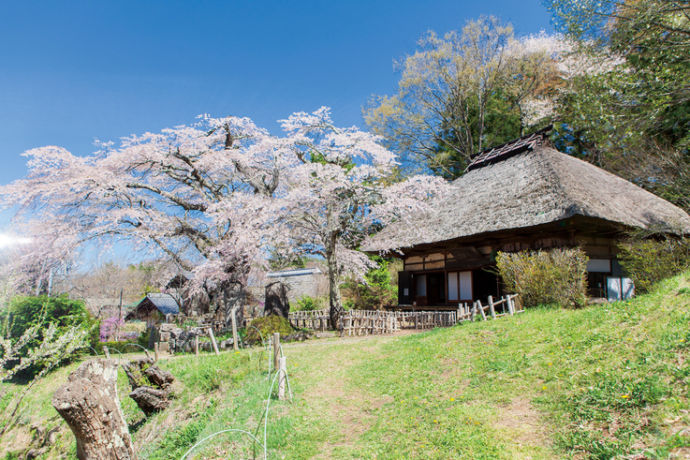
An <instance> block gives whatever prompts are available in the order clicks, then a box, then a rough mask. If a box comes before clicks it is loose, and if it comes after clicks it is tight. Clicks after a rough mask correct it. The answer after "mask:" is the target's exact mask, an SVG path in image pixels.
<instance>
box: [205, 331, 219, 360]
mask: <svg viewBox="0 0 690 460" xmlns="http://www.w3.org/2000/svg"><path fill="white" fill-rule="evenodd" d="M208 335H209V337H211V345H213V351H215V352H216V354H217V355H219V354H220V352H219V351H218V344H217V343H216V336H215V335H213V326H209V328H208Z"/></svg>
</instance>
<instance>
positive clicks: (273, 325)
mask: <svg viewBox="0 0 690 460" xmlns="http://www.w3.org/2000/svg"><path fill="white" fill-rule="evenodd" d="M249 326H250V327H247V342H249V343H258V342H261V337H260V336H259V333H258V332H257V331H256V329H258V330H259V331H261V336H262V337H263V339H264V340H268V337H269V336H270V335H271V334H273V333H274V332H280V335H281V336H287V335H290V334H292V333H293V332H294V329H293V328H292V326H291V325H290V321H288V320H287V319H286V318H283V317H282V316H278V315H269V316H262V317H260V318H254V319H253V320H252V322H251V323H249ZM254 328H256V329H254Z"/></svg>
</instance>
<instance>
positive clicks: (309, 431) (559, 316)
mask: <svg viewBox="0 0 690 460" xmlns="http://www.w3.org/2000/svg"><path fill="white" fill-rule="evenodd" d="M284 352H285V355H286V356H287V359H288V369H289V372H290V378H291V384H292V388H293V391H294V395H295V398H294V400H293V401H292V402H284V401H276V400H272V401H271V410H270V416H269V425H268V432H267V436H268V452H269V458H272V459H274V458H275V459H279V458H285V459H308V458H315V459H329V458H336V459H399V458H413V459H455V458H462V459H513V458H517V459H552V458H577V459H580V458H592V459H610V458H690V428H689V427H690V399H689V398H690V394H689V392H688V388H690V274H687V275H685V276H681V277H678V278H675V279H673V280H669V281H668V282H666V283H664V284H663V285H662V286H661V287H660V289H659V290H658V291H657V292H655V293H652V294H650V295H647V296H642V297H639V298H637V299H635V300H632V301H629V302H620V303H614V304H606V305H596V306H592V307H589V308H585V309H582V310H576V311H568V310H559V309H535V310H531V311H528V312H526V313H524V314H521V315H518V316H516V317H513V318H501V319H498V320H496V321H487V322H478V323H473V324H463V325H461V326H458V327H453V328H446V329H438V330H432V331H427V332H423V333H419V334H410V335H402V336H393V337H391V336H387V337H367V338H359V337H358V338H342V339H339V338H328V339H320V340H314V341H310V342H307V343H298V344H286V345H285V346H284ZM266 360H267V356H266V355H265V354H264V353H263V351H260V350H257V349H254V350H243V351H242V352H239V353H234V352H226V353H222V354H221V355H220V356H213V355H204V356H200V357H193V356H190V357H175V358H173V359H163V360H162V361H161V366H162V367H164V368H167V369H168V370H170V371H171V372H172V373H173V374H174V375H175V376H176V378H177V379H178V380H179V391H178V397H177V399H175V400H174V402H173V404H172V405H171V407H170V408H168V409H167V410H166V411H165V412H163V413H161V414H157V415H155V416H153V417H151V418H149V419H148V420H143V421H142V416H141V412H139V410H138V409H137V408H136V407H135V406H134V404H133V402H132V401H131V400H130V399H129V398H126V397H124V395H126V387H127V385H126V381H125V379H124V376H121V380H120V388H121V396H122V398H121V399H122V401H123V408H124V412H125V416H126V418H127V420H128V422H130V423H131V424H132V426H133V427H134V428H133V430H132V431H133V438H134V441H135V444H136V446H137V448H138V450H139V453H140V458H142V459H175V458H180V456H181V454H182V453H184V452H185V451H186V450H187V449H188V448H189V447H190V446H191V445H193V444H194V443H195V442H197V441H198V440H200V439H202V438H203V437H205V436H208V435H210V434H213V433H215V432H217V431H219V430H223V429H227V428H241V429H248V430H251V431H253V432H255V433H256V434H257V435H258V436H260V437H263V431H262V430H261V429H259V430H256V428H257V426H261V427H262V426H263V425H262V424H261V413H262V410H263V408H264V407H265V404H266V395H267V385H268V382H267V379H266V374H265V369H266ZM73 367H74V365H73V366H71V367H68V368H65V369H61V370H59V371H57V372H55V373H53V374H51V375H50V376H49V377H48V378H46V379H45V381H44V382H42V383H41V384H40V385H37V386H36V387H35V391H34V392H33V393H32V394H31V395H29V397H28V398H27V400H26V403H25V406H24V408H23V411H22V415H21V420H20V424H19V426H18V428H17V429H15V430H12V431H11V432H10V433H8V434H7V435H5V437H4V438H3V439H0V445H1V446H2V447H3V449H5V453H6V452H7V451H8V450H10V451H11V450H12V448H15V449H16V450H22V449H25V448H23V447H21V446H22V445H27V443H30V442H31V437H32V435H31V431H30V426H31V425H32V424H40V425H41V426H44V427H46V428H50V427H52V426H59V427H60V431H59V432H58V434H57V439H56V443H55V444H54V445H53V447H52V448H51V450H50V451H49V453H48V454H47V455H46V456H44V457H43V458H73V457H74V443H73V440H72V437H71V435H70V432H69V431H68V430H67V428H66V427H65V426H64V423H62V422H61V421H60V419H59V418H56V417H55V413H54V411H53V410H52V408H51V406H50V397H51V395H52V392H53V391H54V389H55V388H56V387H57V386H59V385H60V384H62V382H64V380H65V378H66V375H67V374H68V373H69V371H70V370H71V369H72V368H73ZM2 388H4V389H8V390H9V393H8V394H10V393H11V392H12V391H14V390H16V389H14V388H11V387H8V385H7V384H3V387H2ZM4 401H7V398H5V399H2V398H0V409H4V408H3V407H2V404H3V402H4ZM1 420H2V419H1V418H0V421H1ZM137 422H140V423H137ZM255 430H256V431H255ZM257 453H260V452H257ZM2 455H4V453H2V452H1V451H0V458H2ZM251 455H252V445H251V443H250V442H248V440H247V437H246V436H244V437H243V436H242V435H237V434H225V435H221V436H219V437H218V438H215V439H214V441H211V442H209V443H208V444H205V445H204V447H203V448H202V449H201V450H199V451H197V452H196V456H195V458H209V459H226V458H251ZM6 458H15V457H12V456H9V457H6Z"/></svg>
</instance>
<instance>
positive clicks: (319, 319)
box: [288, 310, 330, 331]
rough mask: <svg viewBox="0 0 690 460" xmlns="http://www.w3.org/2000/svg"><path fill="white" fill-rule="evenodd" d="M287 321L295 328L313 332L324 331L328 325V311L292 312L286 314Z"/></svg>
mask: <svg viewBox="0 0 690 460" xmlns="http://www.w3.org/2000/svg"><path fill="white" fill-rule="evenodd" d="M288 319H289V320H290V323H291V324H292V325H293V326H295V327H301V328H304V329H311V330H313V331H325V330H326V329H328V328H329V323H330V316H329V314H328V310H312V311H293V312H291V313H289V314H288Z"/></svg>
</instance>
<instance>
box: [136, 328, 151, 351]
mask: <svg viewBox="0 0 690 460" xmlns="http://www.w3.org/2000/svg"><path fill="white" fill-rule="evenodd" d="M153 330H154V329H153V328H146V329H144V330H143V331H142V332H141V334H139V338H138V339H137V343H138V344H139V345H141V346H142V347H144V348H149V349H150V347H149V343H150V340H151V333H152V332H153Z"/></svg>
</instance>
